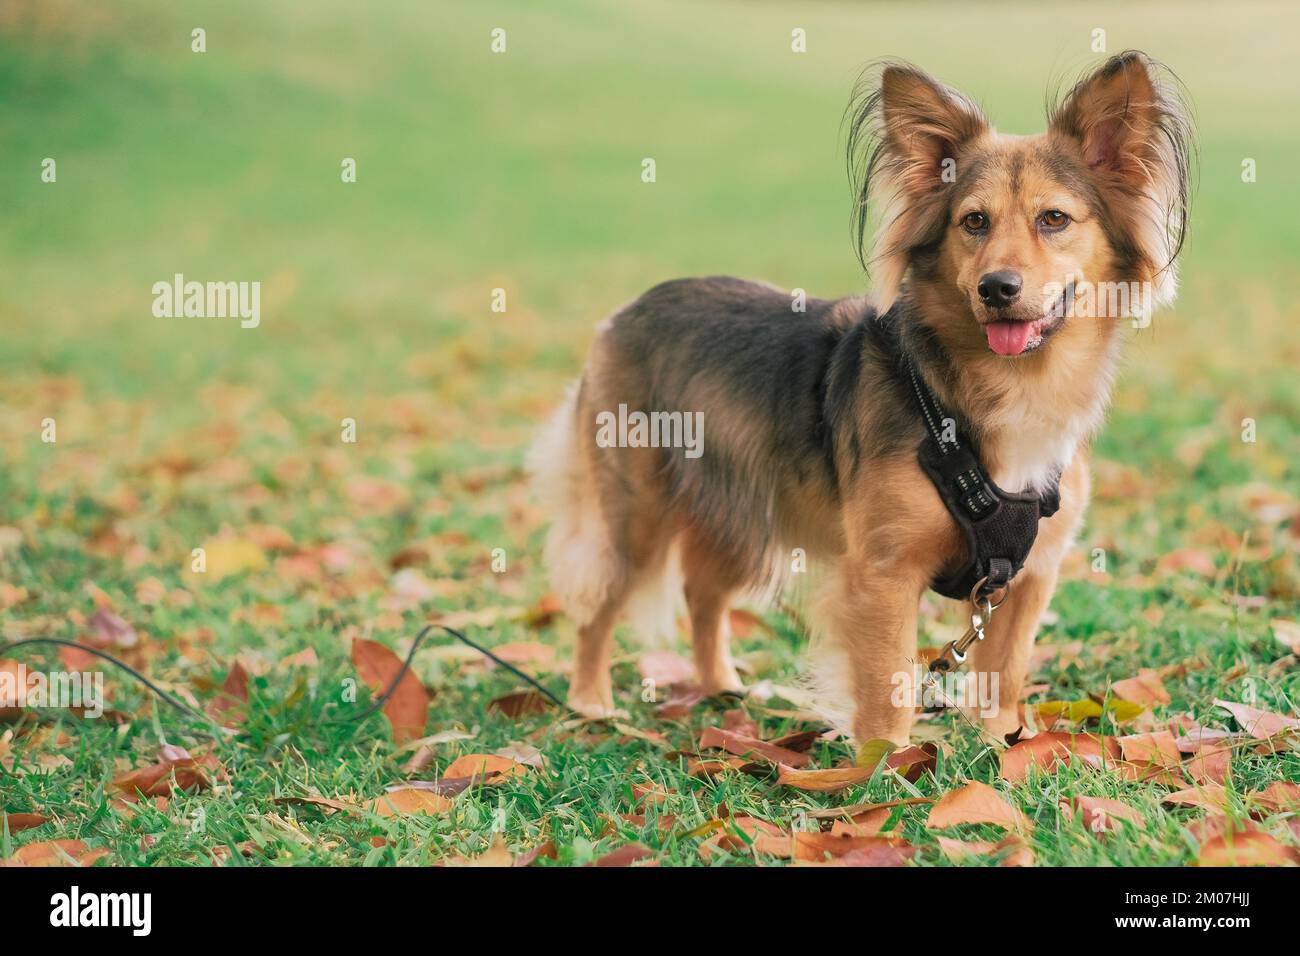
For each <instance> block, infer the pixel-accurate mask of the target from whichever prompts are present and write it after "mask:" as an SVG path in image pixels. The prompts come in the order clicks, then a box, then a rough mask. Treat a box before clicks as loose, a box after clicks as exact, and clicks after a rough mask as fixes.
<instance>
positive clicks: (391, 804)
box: [370, 787, 456, 817]
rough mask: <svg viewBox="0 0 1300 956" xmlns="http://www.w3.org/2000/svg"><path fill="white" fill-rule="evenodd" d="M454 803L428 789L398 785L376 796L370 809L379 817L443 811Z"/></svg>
mask: <svg viewBox="0 0 1300 956" xmlns="http://www.w3.org/2000/svg"><path fill="white" fill-rule="evenodd" d="M455 805H456V804H455V801H454V800H451V799H448V798H447V797H444V796H442V795H441V794H438V793H434V792H432V791H430V790H417V789H416V788H414V787H399V788H398V789H396V790H390V791H388V792H387V793H385V794H384V795H383V796H382V797H376V798H375V799H374V801H373V802H372V803H371V804H370V809H371V810H373V811H374V812H375V813H377V814H379V815H380V816H381V817H393V816H401V815H404V814H413V813H423V814H437V813H443V812H445V811H447V810H450V809H451V808H452V807H453V806H455Z"/></svg>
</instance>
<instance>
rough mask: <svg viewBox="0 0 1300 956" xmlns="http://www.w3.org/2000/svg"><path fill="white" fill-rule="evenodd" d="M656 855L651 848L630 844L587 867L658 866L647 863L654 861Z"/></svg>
mask: <svg viewBox="0 0 1300 956" xmlns="http://www.w3.org/2000/svg"><path fill="white" fill-rule="evenodd" d="M654 855H655V854H654V850H651V849H650V848H649V847H646V846H642V845H641V844H640V843H629V844H627V845H626V846H621V847H619V848H618V849H617V850H615V851H613V852H612V853H606V854H605V855H604V856H602V857H601V858H600V859H598V860H596V861H595V862H592V863H588V864H587V865H588V866H632V865H633V864H641V865H643V866H650V865H657V864H654V863H647V862H646V861H652V860H653V859H654Z"/></svg>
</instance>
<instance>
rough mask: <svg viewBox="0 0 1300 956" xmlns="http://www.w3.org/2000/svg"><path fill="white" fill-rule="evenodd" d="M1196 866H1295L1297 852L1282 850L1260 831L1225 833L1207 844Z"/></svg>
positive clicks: (1298, 859) (1299, 852) (1299, 861)
mask: <svg viewBox="0 0 1300 956" xmlns="http://www.w3.org/2000/svg"><path fill="white" fill-rule="evenodd" d="M1195 865H1196V866H1297V865H1300V850H1297V849H1296V848H1295V847H1291V846H1284V845H1283V844H1281V843H1279V842H1278V841H1277V840H1275V839H1274V838H1273V837H1271V836H1269V835H1268V834H1267V833H1265V832H1263V831H1262V830H1255V831H1250V832H1246V833H1226V834H1223V835H1221V836H1216V837H1214V838H1212V839H1211V840H1209V841H1207V842H1206V843H1205V845H1204V846H1202V847H1201V852H1200V854H1199V855H1198V856H1197V857H1196V864H1195Z"/></svg>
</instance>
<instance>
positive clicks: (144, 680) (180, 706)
mask: <svg viewBox="0 0 1300 956" xmlns="http://www.w3.org/2000/svg"><path fill="white" fill-rule="evenodd" d="M435 627H440V628H442V629H443V630H444V631H446V632H447V633H448V634H450V635H451V636H452V637H454V638H456V640H458V641H460V642H462V643H464V644H467V645H469V646H470V647H472V648H473V649H474V650H476V651H478V652H479V653H480V654H482V655H483V656H484V657H487V658H490V659H491V660H492V661H494V662H495V663H496V664H498V665H500V666H501V667H504V668H505V669H506V670H508V671H510V673H512V674H514V675H515V676H516V677H518V678H519V679H520V680H522V681H524V682H525V683H527V684H528V685H529V686H531V687H532V688H533V689H534V690H536V691H537V692H538V693H539V694H541V695H542V696H543V697H545V698H546V699H547V700H549V701H550V702H551V703H553V704H555V705H556V706H557V707H560V708H562V709H565V710H567V709H568V706H567V705H566V704H565V703H564V702H563V701H562V700H560V698H558V697H556V696H555V695H554V694H552V693H551V692H550V691H549V690H547V689H546V688H545V687H543V686H542V685H541V684H540V683H538V682H537V680H536V679H534V678H532V677H530V676H529V675H527V674H525V673H524V672H523V671H521V670H520V669H519V668H517V667H515V666H514V665H513V664H511V663H510V662H509V661H505V660H502V659H501V658H500V657H498V656H497V655H496V654H494V653H492V652H491V651H490V650H488V649H487V648H486V647H483V646H481V645H479V644H476V643H474V642H473V641H471V640H470V639H469V638H468V637H466V636H465V635H464V634H462V633H461V632H460V631H458V630H456V629H455V628H454V627H449V626H447V625H446V624H426V625H425V626H424V627H423V628H422V629H421V630H420V633H419V634H417V635H415V640H414V641H413V642H412V643H411V650H410V651H409V652H408V653H407V655H406V660H404V661H402V666H401V668H400V669H399V670H398V672H397V675H396V676H395V677H394V678H393V679H392V680H391V681H389V682H388V686H387V687H386V688H384V692H383V693H382V694H380V695H379V696H378V697H376V698H375V699H374V701H372V702H371V704H370V706H369V707H367V708H366V709H365V710H363V711H362V712H361V713H359V714H356V715H355V716H352V717H345V718H342V719H339V720H327V721H323V723H326V724H350V723H354V722H356V721H359V720H364V719H365V718H367V717H369V716H370V715H371V714H373V713H374V712H375V711H377V710H379V709H380V708H381V707H383V706H384V704H386V703H387V702H388V699H389V698H390V697H392V696H393V694H394V693H395V692H396V691H397V687H398V685H399V684H400V683H401V682H402V678H403V677H405V676H406V672H407V671H409V670H410V669H411V662H412V661H413V660H414V659H415V652H416V651H418V650H419V649H420V644H421V643H422V642H423V641H424V639H425V638H426V637H427V636H428V635H429V632H430V631H432V630H433V629H434V628H435ZM34 644H56V645H58V646H60V647H73V648H76V649H77V650H79V651H85V652H86V653H87V654H93V655H94V656H95V657H98V658H100V659H102V660H105V661H108V663H110V664H112V665H113V666H115V667H117V668H119V669H121V670H122V671H124V672H125V673H127V674H128V675H130V676H131V677H132V678H134V679H135V680H136V681H138V682H139V683H141V684H143V685H144V686H145V687H147V688H149V690H151V691H153V692H154V694H156V695H157V696H158V699H159V700H161V701H163V702H164V703H166V704H170V705H171V706H172V707H174V708H176V709H177V710H179V711H181V712H182V713H184V714H187V715H189V716H191V717H194V718H196V719H198V720H201V721H203V722H204V723H208V724H210V723H212V722H213V721H212V718H210V717H209V716H208V715H207V714H204V713H202V712H200V711H198V710H195V709H194V708H193V707H191V706H190V705H189V704H187V703H185V702H184V701H183V700H180V699H179V698H177V697H173V696H172V695H171V694H169V693H167V691H165V690H163V689H162V688H161V687H159V686H158V685H157V684H155V683H154V682H153V681H151V680H150V679H149V678H148V677H145V676H144V675H143V674H141V673H140V672H139V671H138V670H136V669H135V668H134V667H132V666H131V665H130V664H128V663H126V662H125V661H123V660H120V659H118V658H116V657H114V656H113V655H112V654H109V653H108V652H107V651H101V650H100V649H99V648H97V647H90V646H89V645H86V644H78V643H77V642H76V641H65V640H63V639H62V638H58V637H32V638H26V639H24V640H21V641H10V642H9V643H8V644H0V654H4V653H6V652H8V651H10V650H13V649H14V648H16V647H27V646H30V645H34Z"/></svg>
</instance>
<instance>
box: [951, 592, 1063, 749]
mask: <svg viewBox="0 0 1300 956" xmlns="http://www.w3.org/2000/svg"><path fill="white" fill-rule="evenodd" d="M1055 590H1056V567H1055V566H1052V567H1049V568H1046V569H1043V570H1041V571H1031V570H1030V569H1028V568H1026V569H1025V570H1024V571H1022V572H1021V573H1020V574H1019V575H1018V576H1017V577H1016V579H1015V582H1014V584H1013V586H1012V589H1011V593H1010V594H1009V595H1008V597H1007V599H1006V602H1005V603H1004V604H1003V605H1002V606H1001V607H999V608H998V609H997V610H995V611H994V612H993V615H992V617H991V618H990V620H989V624H988V627H987V628H986V630H985V636H984V640H983V641H982V642H980V643H978V644H976V645H975V646H974V648H973V649H972V650H971V656H970V674H969V676H968V678H967V679H968V680H969V681H970V682H971V683H970V685H969V686H970V687H971V688H972V689H973V690H974V691H975V692H976V693H977V695H978V696H977V701H976V706H974V707H968V708H967V710H968V711H974V712H976V713H977V714H978V716H980V717H982V718H983V720H984V729H985V730H987V731H988V732H989V733H990V734H992V735H994V736H996V737H998V738H999V739H1002V738H1005V737H1006V735H1007V734H1010V733H1013V732H1014V731H1015V730H1016V729H1018V728H1019V727H1020V696H1021V692H1022V691H1023V690H1024V686H1025V676H1026V674H1027V672H1028V670H1029V658H1030V655H1031V653H1032V652H1033V648H1034V636H1035V635H1036V634H1037V633H1038V624H1039V621H1041V620H1042V617H1043V612H1044V611H1046V610H1047V605H1048V603H1049V602H1050V601H1051V600H1052V592H1053V591H1055Z"/></svg>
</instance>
